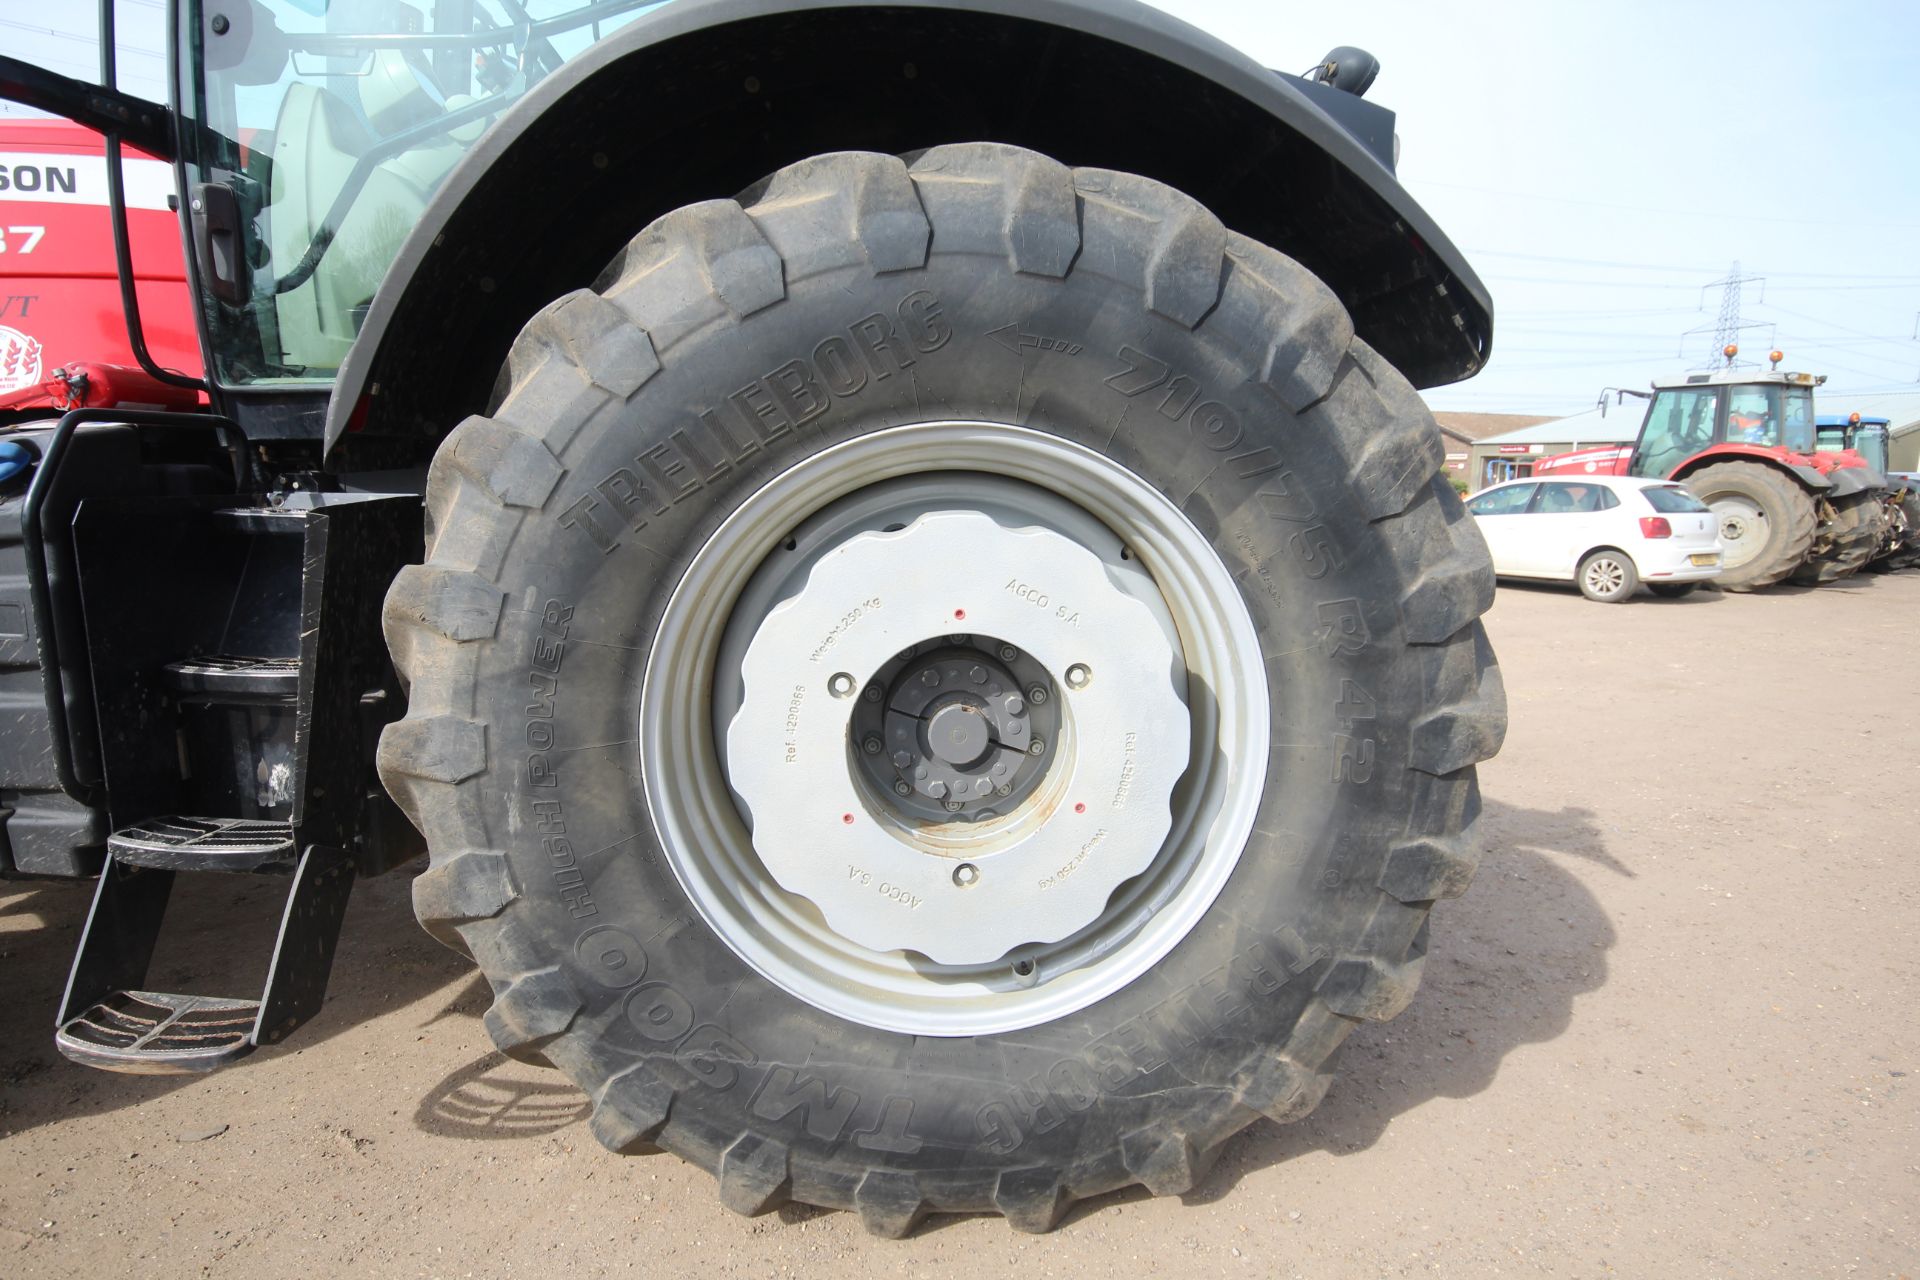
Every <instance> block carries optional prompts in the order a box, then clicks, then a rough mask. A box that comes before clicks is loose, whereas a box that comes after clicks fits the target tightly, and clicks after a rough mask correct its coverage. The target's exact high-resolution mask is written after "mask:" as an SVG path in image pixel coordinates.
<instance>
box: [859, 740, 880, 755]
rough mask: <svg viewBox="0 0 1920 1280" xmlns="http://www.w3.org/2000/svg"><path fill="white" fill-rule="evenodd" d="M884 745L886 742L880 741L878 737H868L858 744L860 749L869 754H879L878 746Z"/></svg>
mask: <svg viewBox="0 0 1920 1280" xmlns="http://www.w3.org/2000/svg"><path fill="white" fill-rule="evenodd" d="M885 745H886V744H885V743H883V742H881V741H880V739H878V738H875V737H869V738H868V739H867V740H866V741H865V742H863V743H861V744H860V749H861V750H863V751H865V752H866V753H867V754H868V755H870V756H877V755H879V754H880V748H881V747H883V746H885Z"/></svg>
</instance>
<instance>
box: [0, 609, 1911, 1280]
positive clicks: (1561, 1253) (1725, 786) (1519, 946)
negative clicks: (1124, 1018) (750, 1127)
mask: <svg viewBox="0 0 1920 1280" xmlns="http://www.w3.org/2000/svg"><path fill="white" fill-rule="evenodd" d="M1916 623H1920V573H1908V574H1904V575H1898V576H1893V577H1888V578H1881V579H1871V578H1863V579H1859V580H1855V581H1854V582H1850V583H1846V584H1842V585H1840V586H1838V587H1828V588H1822V589H1821V590H1819V591H1775V592H1771V593H1768V594H1764V595H1760V596H1751V597H1740V596H1722V595H1719V594H1717V593H1696V594H1695V595H1694V596H1692V597H1689V598H1687V599H1684V600H1677V601H1659V600H1654V599H1651V598H1650V597H1647V596H1644V595H1643V596H1642V597H1641V598H1640V599H1638V600H1636V601H1635V602H1633V603H1631V604H1629V605H1626V606H1624V607H1608V606H1601V605H1593V604H1588V603H1587V602H1585V601H1583V600H1581V599H1580V598H1579V597H1578V596H1577V595H1575V594H1573V593H1572V592H1570V591H1560V590H1553V589H1546V588H1526V587H1506V586H1503V587H1502V588H1501V591H1500V597H1499V602H1498V603H1497V604H1496V605H1495V607H1494V610H1493V613H1492V615H1491V617H1490V621H1489V626H1490V629H1491V631H1492V635H1493V640H1494V644H1495V647H1496V649H1497V651H1498V653H1499V655H1500V657H1501V660H1502V666H1503V668H1504V670H1505V674H1506V680H1507V688H1508V691H1509V696H1510V699H1511V703H1512V717H1513V728H1512V732H1511V733H1510V735H1509V736H1508V739H1507V746H1506V750H1505V751H1504V753H1503V754H1502V755H1501V756H1500V757H1499V758H1498V759H1497V760H1494V761H1493V762H1491V763H1490V764H1488V765H1486V766H1484V767H1483V772H1482V778H1483V779H1484V783H1485V790H1486V800H1487V803H1486V818H1485V821H1484V824H1483V827H1482V833H1483V835H1484V837H1485V843H1486V846H1487V849H1488V852H1487V855H1486V859H1485V861H1484V862H1483V863H1482V865H1481V868H1480V873H1479V877H1478V879H1477V880H1476V882H1475V884H1474V886H1473V889H1472V891H1471V892H1470V893H1469V894H1468V895H1467V897H1466V898H1464V899H1462V900H1461V901H1459V902H1454V903H1446V904H1442V906H1441V908H1440V909H1439V910H1438V911H1437V912H1436V913H1435V916H1434V924H1433V934H1432V950H1431V954H1430V958H1429V960H1428V962H1427V970H1426V982H1425V985H1424V987H1423V988H1422V990H1421V992H1420V995H1419V998H1418V999H1416V1000H1415V1002H1414V1004H1413V1007H1412V1008H1411V1009H1410V1010H1409V1011H1408V1012H1407V1013H1406V1014H1404V1015H1402V1017H1401V1018H1400V1019H1399V1020H1398V1021H1395V1022H1393V1023H1389V1024H1386V1025H1384V1026H1369V1027H1365V1028H1363V1029H1361V1030H1360V1031H1359V1032H1358V1033H1356V1034H1355V1035H1354V1036H1353V1038H1352V1039H1351V1040H1350V1041H1349V1042H1348V1047H1347V1048H1346V1050H1345V1051H1344V1055H1343V1057H1342V1058H1341V1059H1340V1062H1339V1068H1340V1073H1341V1079H1340V1081H1339V1083H1338V1084H1336V1085H1335V1086H1334V1089H1333V1092H1332V1093H1331V1094H1330V1095H1329V1096H1328V1098H1327V1101H1326V1102H1325V1104H1324V1105H1322V1106H1321V1108H1320V1109H1319V1111H1318V1112H1316V1113H1315V1114H1314V1115H1313V1116H1312V1117H1311V1118H1309V1119H1308V1120H1306V1121H1305V1122H1303V1123H1300V1124H1297V1125H1293V1126H1291V1127H1288V1128H1278V1127H1275V1126H1272V1125H1270V1124H1267V1123H1266V1122H1264V1121H1262V1122H1260V1123H1259V1124H1257V1125H1255V1126H1254V1127H1253V1128H1251V1129H1249V1130H1248V1131H1246V1132H1245V1133H1243V1134H1242V1135H1241V1136H1240V1137H1239V1138H1237V1139H1235V1140H1234V1142H1233V1143H1232V1144H1231V1145H1230V1147H1229V1148H1228V1150H1227V1152H1226V1154H1225V1155H1224V1157H1223V1158H1222V1159H1221V1161H1220V1164H1219V1165H1218V1166H1217V1167H1216V1169H1215V1170H1214V1172H1213V1174H1212V1175H1211V1176H1210V1177H1209V1178H1208V1179H1207V1180H1206V1181H1205V1182H1204V1183H1203V1184H1202V1185H1201V1186H1200V1187H1199V1189H1198V1190H1197V1191H1196V1192H1195V1193H1193V1194H1192V1195H1189V1196H1187V1197H1185V1198H1184V1200H1151V1199H1148V1198H1147V1197H1146V1196H1145V1195H1144V1194H1141V1193H1137V1189H1136V1192H1135V1193H1122V1194H1119V1195H1115V1196H1109V1197H1106V1198H1103V1199H1101V1200H1097V1201H1093V1202H1090V1203H1087V1204H1083V1205H1080V1206H1078V1207H1077V1208H1076V1209H1075V1210H1074V1211H1073V1212H1072V1213H1071V1215H1070V1216H1069V1217H1068V1219H1067V1221H1066V1223H1065V1224H1064V1225H1063V1226H1062V1227H1061V1229H1060V1230H1059V1231H1058V1232H1056V1233H1054V1234H1053V1235H1050V1236H1044V1237H1031V1236H1021V1235H1017V1234H1015V1233H1013V1232H1011V1231H1009V1230H1008V1229H1007V1228H1006V1227H1005V1226H1004V1225H1003V1224H1002V1223H1000V1222H999V1221H998V1220H995V1219H984V1218H981V1219H972V1218H961V1219H937V1220H934V1221H933V1222H930V1223H929V1224H928V1225H927V1226H925V1227H923V1228H922V1229H921V1231H920V1232H919V1233H918V1234H917V1235H916V1236H915V1237H914V1238H913V1239H910V1240H907V1241H903V1242H886V1241H880V1240H875V1239H872V1238H870V1237H868V1236H867V1235H866V1233H865V1232H864V1231H863V1230H862V1228H861V1227H860V1224H859V1221H858V1219H857V1218H855V1217H853V1216H851V1215H847V1214H839V1213H825V1212H816V1211H812V1210H798V1209H796V1210H787V1211H782V1212H780V1213H777V1214H773V1215H770V1216H768V1217H765V1218H761V1219H757V1220H747V1219H743V1218H738V1217H735V1216H734V1215H733V1214H731V1213H729V1212H727V1211H726V1210H724V1209H722V1208H720V1207H719V1204H718V1202H717V1201H716V1199H715V1197H714V1194H713V1190H712V1186H711V1183H710V1180H709V1178H708V1177H707V1175H705V1174H703V1173H700V1172H698V1171H696V1170H694V1169H692V1168H690V1167H689V1166H687V1165H685V1164H682V1163H681V1162H680V1161H678V1160H677V1159H675V1158H674V1157H672V1156H652V1157H643V1158H632V1159H625V1160H622V1159H617V1158H615V1157H612V1156H609V1155H607V1154H606V1153H605V1152H603V1151H602V1150H601V1149H600V1147H599V1146H598V1144H596V1143H595V1142H594V1141H593V1139H592V1138H591V1137H590V1136H589V1135H588V1133H587V1127H586V1124H585V1113H586V1100H585V1099H584V1097H582V1095H581V1094H580V1093H579V1092H578V1091H576V1090H574V1089H573V1088H571V1087H569V1086H568V1085H566V1084H565V1083H563V1082H562V1081H561V1080H560V1079H559V1078H558V1077H557V1076H555V1075H554V1074H552V1073H549V1072H545V1071H541V1070H538V1069H535V1068H530V1067H525V1066H521V1065H519V1064H517V1063H512V1062H508V1061H506V1060H505V1059H503V1058H501V1057H500V1056H499V1055H497V1054H494V1053H491V1052H489V1051H488V1049H489V1045H488V1042H487V1039H486V1035H485V1033H484V1032H483V1031H482V1029H481V1026H480V1014H481V1012H482V1010H483V1009H484V1008H485V1007H486V1003H487V992H486V986H485V984H484V983H483V982H482V981H480V979H479V978H478V977H477V976H475V975H474V974H473V973H472V972H471V971H469V970H468V969H467V968H466V967H465V965H464V962H462V961H461V960H460V959H459V958H457V957H456V956H454V955H453V954H452V953H450V952H447V951H445V950H442V949H441V948H440V947H439V946H438V945H436V944H435V943H433V942H431V941H430V940H429V939H428V938H427V937H426V936H425V935H424V934H422V933H421V932H420V931H419V929H418V928H417V927H416V926H415V925H414V924H413V921H412V915H411V911H410V909H409V906H408V893H407V883H406V880H407V875H406V873H405V872H401V873H398V874H396V875H393V876H388V877H386V878H385V879H382V880H376V881H371V882H366V883H363V884H362V885H361V886H360V887H359V888H357V889H356V890H355V898H354V903H353V908H352V911H351V913H350V916H349V919H348V923H347V934H346V937H345V939H344V940H343V942H342V944H341V953H340V954H341V958H340V962H339V964H338V965H337V966H336V969H335V973H334V980H333V987H332V992H331V996H330V999H329V1002H328V1005H327V1007H326V1009H325V1011H324V1012H323V1013H322V1014H321V1015H320V1016H319V1017H318V1018H317V1019H315V1020H314V1021H313V1022H312V1023H311V1024H309V1026H308V1027H307V1028H306V1029H305V1030H304V1031H302V1032H301V1033H300V1034H299V1035H298V1036H296V1037H295V1038H294V1040H293V1042H292V1043H291V1044H289V1045H287V1046H284V1047H282V1048H279V1049H272V1050H265V1051H262V1052H260V1053H259V1054H256V1055H255V1056H254V1058H252V1059H251V1060H250V1061H248V1062H247V1063H246V1064H244V1065H242V1066H240V1067H238V1068H236V1069H233V1070H231V1071H228V1072H225V1073H224V1074H220V1075H217V1076H214V1077H212V1078H209V1079H204V1080H194V1081H187V1082H182V1081H180V1080H177V1079H162V1078H141V1077H131V1076H113V1075H105V1074H100V1073H97V1072H91V1071H86V1070H83V1069H81V1068H79V1067H75V1066H72V1065H70V1064H68V1063H67V1062H65V1061H64V1060H63V1059H62V1058H60V1057H59V1056H58V1054H56V1053H55V1052H54V1049H53V1046H52V1042H51V1036H50V1032H51V1022H52V1017H53V1009H54V1005H55V1003H56V1001H57V1000H58V997H59V994H60V988H61V984H62V982H63V981H64V977H65V971H66V964H67V961H68V957H69V956H70V954H71V951H72V947H73V942H74V938H75V934H76V931H77V929H78V926H79V923H80V921H81V919H82V915H83V913H84V910H85V906H86V903H85V897H84V894H83V893H82V892H80V891H78V890H76V889H75V888H74V887H71V886H58V885H51V886H21V885H7V886H0V966H4V968H3V970H0V971H3V972H4V973H5V974H6V978H7V981H8V983H9V984H10V987H11V991H10V994H9V997H8V999H7V1001H6V1005H5V1008H4V1009H0V1276H9V1277H11V1276H21V1277H24V1276H79V1275H98V1274H102V1273H107V1272H108V1269H109V1268H110V1269H111V1271H112V1272H117V1273H122V1274H137V1275H167V1276H171V1275H213V1276H235V1277H242V1276H244V1277H247V1280H271V1278H273V1277H279V1276H289V1277H291V1276H300V1277H309V1276H313V1275H380V1276H489V1275H517V1276H527V1275H547V1274H551V1275H561V1274H565V1275H567V1276H569V1277H587V1276H598V1275H603V1274H619V1275H625V1274H630V1273H631V1274H653V1275H658V1274H663V1273H664V1274H675V1273H681V1272H691V1271H693V1270H695V1269H696V1268H698V1269H699V1270H700V1271H701V1272H702V1273H703V1274H705V1275H709V1276H730V1275H735V1274H740V1275H753V1276H778V1275H781V1274H784V1273H794V1272H799V1271H802V1270H803V1269H804V1270H808V1271H817V1270H818V1269H819V1268H821V1267H822V1266H828V1267H832V1268H834V1269H836V1270H838V1271H841V1272H872V1273H875V1274H881V1273H884V1274H888V1275H893V1274H899V1275H907V1276H926V1275H936V1274H942V1275H944V1274H955V1275H963V1276H964V1275H989V1274H992V1275H998V1274H1004V1273H1006V1272H1007V1271H1008V1270H1009V1269H1011V1268H1013V1267H1018V1268H1020V1269H1021V1274H1022V1275H1023V1276H1031V1277H1034V1280H1039V1278H1040V1277H1043V1276H1054V1275H1089V1276H1094V1275H1124V1276H1127V1277H1129V1278H1132V1277H1139V1276H1143V1275H1156V1274H1166V1273H1172V1274H1180V1275H1205V1274H1214V1273H1218V1274H1223V1275H1249V1274H1257V1275H1295V1274H1298V1275H1308V1276H1328V1275H1382V1274H1390V1275H1400V1274H1413V1273H1420V1274H1428V1273H1433V1274H1447V1273H1452V1274H1456V1275H1460V1274H1473V1275H1484V1274H1489V1273H1493V1272H1509V1273H1512V1272H1520V1273H1553V1274H1564V1275H1604V1274H1611V1273H1616V1272H1618V1273H1623V1274H1628V1275H1635V1274H1639V1275H1644V1274H1650V1273H1656V1272H1662V1271H1664V1272H1669V1273H1678V1274H1681V1275H1689V1276H1696V1275H1699V1276H1704V1275H1741V1276H1744V1275H1754V1274H1759V1273H1772V1274H1778V1275H1783V1276H1807V1275H1861V1276H1901V1275H1911V1274H1914V1273H1916V1272H1920V1228H1917V1226H1916V1221H1915V1218H1916V1210H1917V1209H1920V1135H1916V1116H1920V1101H1917V1100H1920V1094H1916V1092H1915V1087H1914V1086H1915V1082H1916V1078H1920V1077H1917V1076H1916V1074H1915V1073H1920V1054H1917V1053H1916V1047H1917V1042H1920V1030H1917V1029H1920V1019H1916V1017H1915V1016H1914V1014H1913V1011H1912V1004H1913V993H1914V991H1915V987H1916V984H1915V978H1916V970H1917V969H1920V966H1917V965H1916V962H1915V958H1914V953H1915V947H1914V940H1915V932H1914V929H1913V926H1912V924H1911V922H1910V917H1909V916H1908V914H1907V912H1908V906H1910V905H1911V904H1912V903H1914V902H1915V901H1916V900H1920V863H1917V862H1916V858H1915V852H1916V850H1915V829H1916V821H1915V819H1916V816H1917V813H1920V806H1916V803H1915V799H1916V795H1920V715H1917V714H1915V713H1914V708H1916V707H1920V701H1916V696H1917V695H1920V674H1917V673H1916V666H1915V662H1914V659H1915V652H1916V650H1915V645H1914V638H1915V634H1916V632H1915V627H1916ZM1903 712H1904V713H1903ZM195 888H196V889H199V890H200V891H199V892H197V893H196V894H194V895H192V896H191V897H189V896H188V895H186V894H185V892H184V891H183V892H182V894H181V895H180V898H181V901H180V903H179V908H178V910H177V913H176V915H177V924H178V931H177V934H176V939H175V941H176V943H177V945H174V946H173V947H172V948H171V949H170V950H169V951H168V952H167V953H165V954H164V955H163V956H162V957H161V959H160V962H159V969H158V971H156V973H155V974H154V975H153V981H154V982H155V984H156V985H160V986H163V987H164V986H166V985H168V984H170V983H174V982H182V981H186V980H187V978H188V976H189V975H191V976H192V977H193V978H194V979H197V980H198V981H199V982H200V983H201V984H202V989H209V988H210V984H212V983H215V982H221V981H224V980H226V975H225V974H224V973H223V972H222V970H221V967H220V966H221V965H222V963H223V961H222V959H221V957H222V954H223V950H224V948H222V947H221V946H219V945H218V939H219V938H220V937H221V935H222V931H223V930H224V929H227V928H230V927H231V925H230V921H232V920H233V919H235V918H238V917H240V916H244V917H246V918H247V919H248V920H249V921H250V922H251V925H252V928H253V931H254V932H256V933H259V934H261V935H262V940H261V941H260V943H259V945H260V946H261V947H264V946H265V945H266V944H265V937H268V936H270V931H271V927H272V922H271V919H270V915H271V912H272V911H273V910H274V906H275V894H276V893H277V888H278V887H277V886H271V885H254V884H247V883H241V882H233V881H222V882H216V883H215V884H213V885H212V886H211V887H206V886H195ZM1903 921H1907V923H1902V922H1903ZM257 981H258V978H257V977H256V976H253V975H251V974H247V973H245V971H241V972H240V974H239V975H237V976H235V977H234V978H233V979H232V980H231V981H227V985H228V986H231V987H232V988H233V989H235V990H246V989H248V987H250V986H252V985H253V984H255V983H257Z"/></svg>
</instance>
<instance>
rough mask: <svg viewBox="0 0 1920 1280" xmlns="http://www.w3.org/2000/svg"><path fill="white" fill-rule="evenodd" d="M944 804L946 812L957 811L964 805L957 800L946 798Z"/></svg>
mask: <svg viewBox="0 0 1920 1280" xmlns="http://www.w3.org/2000/svg"><path fill="white" fill-rule="evenodd" d="M945 804H946V807H947V812H948V813H958V812H960V810H961V809H962V808H963V807H964V806H962V805H961V803H960V802H959V801H958V800H948V801H946V802H945Z"/></svg>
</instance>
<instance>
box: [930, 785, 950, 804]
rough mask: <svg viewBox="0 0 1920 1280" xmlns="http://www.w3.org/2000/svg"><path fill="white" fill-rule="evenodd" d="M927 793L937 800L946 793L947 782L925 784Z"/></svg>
mask: <svg viewBox="0 0 1920 1280" xmlns="http://www.w3.org/2000/svg"><path fill="white" fill-rule="evenodd" d="M927 794H928V795H930V796H932V797H933V798H934V799H935V800H938V799H940V798H941V797H942V796H944V795H946V794H947V784H946V783H944V782H929V783H928V784H927Z"/></svg>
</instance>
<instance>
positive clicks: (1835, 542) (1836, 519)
mask: <svg viewBox="0 0 1920 1280" xmlns="http://www.w3.org/2000/svg"><path fill="white" fill-rule="evenodd" d="M1886 531H1887V514H1886V508H1885V507H1884V506H1883V505H1882V503H1881V500H1880V494H1878V493H1876V492H1873V491H1870V490H1863V491H1862V492H1859V493H1850V494H1847V495H1846V496H1845V497H1841V498H1835V499H1834V500H1833V523H1832V524H1831V525H1830V526H1829V527H1828V529H1827V539H1828V543H1827V550H1826V553H1825V554H1824V555H1821V556H1819V557H1817V558H1815V559H1812V560H1809V561H1807V563H1805V564H1803V565H1801V566H1800V568H1799V569H1797V570H1795V571H1794V575H1793V580H1794V581H1795V582H1798V583H1801V584H1802V585H1805V586H1817V585H1819V584H1821V583H1827V582H1838V581H1840V580H1841V579H1842V578H1851V577H1852V576H1853V575H1854V574H1856V573H1858V572H1859V571H1860V570H1861V569H1863V568H1865V567H1866V565H1867V562H1868V561H1870V560H1872V559H1873V557H1874V556H1875V555H1876V554H1877V553H1878V552H1879V550H1880V544H1881V542H1882V541H1883V540H1884V539H1885V537H1886Z"/></svg>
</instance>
